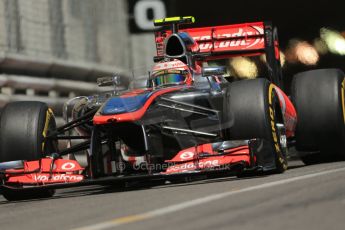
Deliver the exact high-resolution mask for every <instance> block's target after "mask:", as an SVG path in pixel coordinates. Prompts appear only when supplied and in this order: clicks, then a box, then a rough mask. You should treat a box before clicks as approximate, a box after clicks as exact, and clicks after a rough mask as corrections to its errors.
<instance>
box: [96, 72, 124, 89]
mask: <svg viewBox="0 0 345 230" xmlns="http://www.w3.org/2000/svg"><path fill="white" fill-rule="evenodd" d="M97 85H98V86H99V87H103V86H114V87H116V86H119V85H121V80H120V76H117V75H114V76H110V77H100V78H97Z"/></svg>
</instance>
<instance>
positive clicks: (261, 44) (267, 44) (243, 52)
mask: <svg viewBox="0 0 345 230" xmlns="http://www.w3.org/2000/svg"><path fill="white" fill-rule="evenodd" d="M183 18H184V17H183ZM183 18H181V20H182V19H183ZM166 24H167V23H165V24H163V25H166ZM185 24H190V23H185ZM174 26H175V27H176V25H174ZM177 26H178V25H177ZM175 27H174V29H172V30H165V29H164V30H161V31H156V32H155V42H156V51H157V56H156V57H155V58H154V59H155V60H161V59H162V58H164V56H165V50H164V44H165V40H166V39H167V38H169V36H170V35H172V34H173V30H175V33H177V30H178V29H176V28H175ZM178 32H185V33H187V34H188V35H189V36H190V37H191V38H193V40H194V41H195V44H194V47H193V49H191V55H192V57H194V59H195V60H198V59H199V60H200V59H201V60H206V61H207V60H214V59H224V58H231V57H235V56H256V55H262V54H265V55H266V61H267V65H268V71H269V75H270V76H268V78H269V79H270V80H271V81H272V82H273V83H275V84H276V85H278V86H280V87H282V85H281V84H282V73H281V66H280V51H279V42H278V33H277V28H276V27H273V25H272V23H271V22H252V23H243V24H234V25H224V26H212V27H201V28H187V29H180V30H178Z"/></svg>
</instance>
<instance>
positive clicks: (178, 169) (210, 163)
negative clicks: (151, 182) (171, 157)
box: [167, 160, 220, 173]
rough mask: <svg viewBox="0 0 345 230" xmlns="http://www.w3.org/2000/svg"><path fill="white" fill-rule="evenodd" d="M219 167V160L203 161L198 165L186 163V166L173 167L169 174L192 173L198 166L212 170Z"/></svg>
mask: <svg viewBox="0 0 345 230" xmlns="http://www.w3.org/2000/svg"><path fill="white" fill-rule="evenodd" d="M196 164H197V165H196ZM219 165H220V162H219V160H207V161H201V162H198V163H193V162H190V163H186V164H181V165H176V166H172V167H171V168H169V169H168V170H167V172H168V173H170V172H185V171H190V170H194V169H196V168H197V167H196V166H198V168H212V167H216V166H219Z"/></svg>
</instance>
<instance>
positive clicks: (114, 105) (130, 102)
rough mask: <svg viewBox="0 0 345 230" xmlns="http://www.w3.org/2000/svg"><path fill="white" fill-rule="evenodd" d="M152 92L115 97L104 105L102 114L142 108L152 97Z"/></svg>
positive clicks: (127, 111) (126, 111) (128, 111)
mask: <svg viewBox="0 0 345 230" xmlns="http://www.w3.org/2000/svg"><path fill="white" fill-rule="evenodd" d="M150 94H151V93H143V94H140V95H135V96H126V97H121V96H120V97H113V98H110V99H109V100H108V101H107V102H106V103H105V105H104V107H103V109H102V111H101V114H103V115H111V114H120V113H130V112H134V111H136V110H138V109H140V108H141V107H142V106H143V105H144V104H145V102H146V100H147V99H148V98H149V97H150Z"/></svg>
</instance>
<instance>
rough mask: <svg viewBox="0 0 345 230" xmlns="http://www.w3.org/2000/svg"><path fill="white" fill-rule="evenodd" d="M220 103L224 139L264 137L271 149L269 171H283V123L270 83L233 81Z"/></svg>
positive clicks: (285, 153) (285, 150)
mask: <svg viewBox="0 0 345 230" xmlns="http://www.w3.org/2000/svg"><path fill="white" fill-rule="evenodd" d="M224 103H225V104H224V108H225V109H226V111H224V119H225V121H226V122H227V126H228V128H226V129H225V130H226V132H225V136H226V138H228V139H253V138H261V139H264V140H266V141H267V142H268V143H269V145H270V149H271V150H272V152H273V158H272V159H274V162H275V170H273V172H275V173H282V172H284V171H285V170H286V169H287V156H286V155H287V147H286V136H285V125H284V120H283V116H282V111H281V108H280V103H279V98H278V96H277V94H276V91H275V89H274V85H273V84H271V83H270V82H269V81H268V80H266V79H262V78H260V79H253V80H242V81H237V82H233V83H231V85H230V86H229V88H228V89H227V92H226V99H225V101H224ZM284 141H285V142H284Z"/></svg>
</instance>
